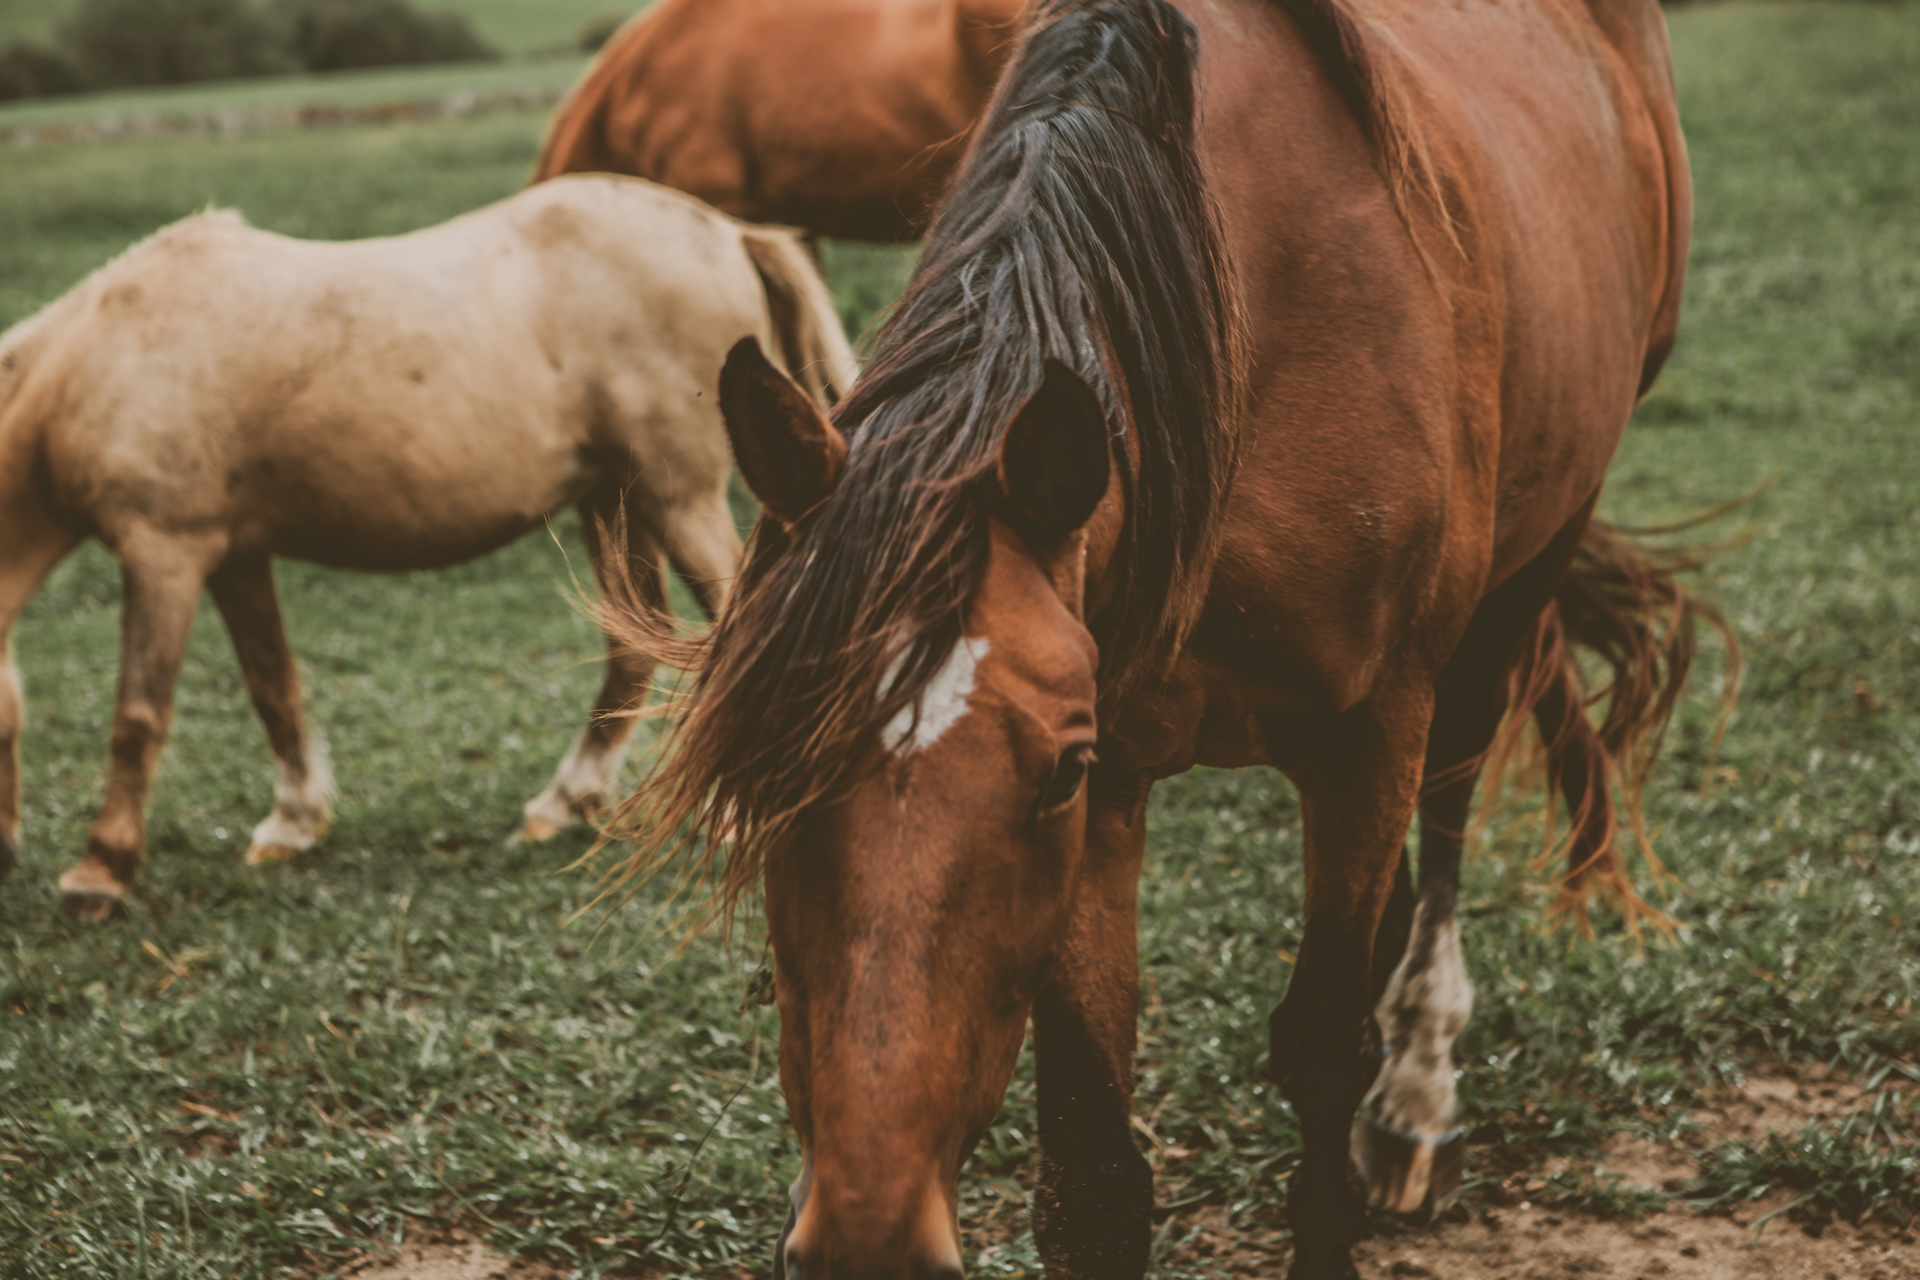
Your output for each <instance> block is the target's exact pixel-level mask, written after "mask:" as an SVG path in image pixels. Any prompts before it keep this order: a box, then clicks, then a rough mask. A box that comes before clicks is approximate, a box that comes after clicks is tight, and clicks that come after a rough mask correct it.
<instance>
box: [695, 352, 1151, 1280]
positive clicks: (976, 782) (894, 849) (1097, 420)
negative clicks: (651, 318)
mask: <svg viewBox="0 0 1920 1280" xmlns="http://www.w3.org/2000/svg"><path fill="white" fill-rule="evenodd" d="M722 404H723V407H724V408H725V409H726V411H727V422H728V427H729V430H730V431H731V433H732V435H733V438H734V441H735V448H736V453H737V455H738V457H739V459H740V463H741V469H742V473H743V475H744V477H745V478H746V480H747V483H748V485H749V486H750V487H751V488H752V489H753V490H754V491H755V493H756V494H758V495H759V496H760V497H761V500H762V502H763V503H764V504H765V506H766V508H767V510H768V512H769V513H770V514H771V515H772V516H773V517H775V518H777V519H779V520H780V521H782V522H783V523H786V524H788V525H789V526H791V530H790V537H791V546H790V548H789V549H788V550H787V551H786V552H785V554H786V555H789V556H807V555H809V554H812V553H813V548H812V547H811V545H810V540H809V537H808V529H807V528H806V520H805V517H806V513H807V512H808V511H810V510H811V509H813V508H815V507H817V506H818V505H819V504H821V503H822V502H824V501H825V500H826V499H827V497H828V495H829V491H830V490H831V489H832V487H833V486H834V484H835V483H836V481H837V480H838V478H839V472H840V469H841V466H842V463H841V460H842V459H843V458H844V457H845V452H846V446H845V444H844V442H843V441H842V440H841V439H840V437H839V435H838V433H837V432H835V431H834V429H833V427H832V426H831V425H830V424H828V423H827V422H826V421H825V420H824V419H823V418H821V417H820V416H819V414H818V411H817V410H816V409H815V408H814V407H813V405H812V403H811V402H810V401H808V400H807V399H806V397H804V396H803V395H801V394H799V392H798V391H797V389H794V388H792V385H791V384H790V383H787V382H786V380H785V379H784V378H783V377H782V376H781V375H780V374H779V373H777V372H776V371H775V370H774V369H773V368H772V367H771V366H769V365H767V364H766V363H765V362H764V361H763V360H761V359H760V358H759V357H758V354H757V351H756V350H751V349H747V348H743V349H742V350H741V351H739V352H737V353H736V358H735V359H734V360H732V361H731V362H730V363H729V365H728V373H727V376H726V378H725V379H724V380H723V384H722ZM1110 478H1111V466H1110V462H1109V456H1108V434H1107V426H1106V420H1105V415H1104V413H1103V412H1102V409H1101V406H1100V403H1099V401H1098V400H1097V398H1096V397H1095V395H1094V393H1093V392H1092V391H1091V390H1089V389H1088V387H1087V386H1086V385H1085V384H1084V383H1083V382H1081V381H1080V379H1079V378H1077V377H1076V376H1075V375H1074V374H1073V373H1072V372H1070V371H1069V370H1067V369H1066V368H1065V367H1064V366H1062V365H1060V364H1057V363H1054V362H1051V361H1049V362H1047V363H1046V365H1045V366H1044V373H1043V376H1042V379H1041V384H1040V386H1039V388H1038V390H1037V391H1035V392H1034V393H1033V394H1032V395H1031V397H1030V398H1028V399H1027V400H1026V402H1025V404H1024V406H1023V407H1021V408H1020V409H1019V411H1018V412H1017V414H1015V416H1014V418H1013V421H1012V422H1011V423H1010V424H1009V425H1008V427H1007V429H1006V431H1005V433H1004V443H1003V444H1002V446H1001V449H1000V453H999V458H998V464H997V466H996V467H994V468H993V469H992V472H991V473H990V474H989V475H986V476H983V477H981V479H980V481H979V483H978V488H979V489H980V492H979V493H978V494H977V498H976V500H977V501H979V502H980V503H982V504H984V506H985V507H986V509H987V518H986V520H985V540H986V543H987V546H986V548H985V564H984V567H983V569H982V571H981V572H980V574H979V577H978V580H977V585H976V586H975V588H974V592H973V596H972V599H971V602H970V603H969V605H968V606H967V607H966V609H965V610H964V622H963V630H962V633H961V634H960V635H958V636H957V637H954V638H953V639H952V642H951V644H950V645H943V646H942V647H943V648H944V652H936V653H933V654H931V655H928V658H927V660H926V662H927V665H929V666H932V667H933V671H932V674H931V676H930V677H928V678H925V679H924V683H923V684H922V685H921V686H920V688H919V691H918V693H917V695H916V696H914V697H913V698H912V700H911V701H910V702H908V703H906V704H905V705H903V706H901V707H900V708H899V709H898V710H897V711H895V712H894V713H893V714H892V715H891V716H890V717H889V718H886V719H884V720H878V719H877V717H876V719H875V720H874V721H871V722H870V725H871V731H870V732H869V734H868V736H867V740H866V742H865V743H864V746H863V747H862V748H861V754H862V755H863V756H864V759H863V760H862V762H861V763H860V765H859V766H858V768H856V769H855V770H854V771H852V772H851V773H850V774H849V779H850V780H849V782H848V783H847V784H846V785H845V786H844V787H843V788H842V789H841V792H840V794H838V795H836V796H835V797H833V799H832V800H831V801H830V802H828V803H824V804H821V805H818V806H816V807H814V808H812V809H810V810H809V811H808V812H806V813H805V814H804V815H803V816H802V817H801V818H800V819H799V820H798V821H797V822H796V823H795V824H794V825H793V826H792V828H791V829H790V831H789V833H788V835H787V836H786V838H785V839H783V840H782V841H781V843H780V844H779V845H778V846H777V847H774V848H770V849H768V850H767V851H766V855H765V857H766V881H765V883H766V902H767V920H768V926H769V929H770V931H771V934H772V941H773V946H774V952H775V958H776V962H777V978H776V983H775V989H776V992H777V996H778V1001H779V1007H780V1019H781V1040H780V1063H781V1079H782V1083H783V1085H784V1086H785V1089H786V1095H787V1100H788V1105H789V1107H790V1110H791V1113H792V1116H793V1121H794V1124H795V1126H796V1128H797V1129H798V1131H799V1134H800V1139H801V1142H802V1144H803V1146H804V1148H805V1151H806V1168H805V1172H804V1173H803V1175H802V1177H801V1180H800V1182H799V1183H798V1184H797V1185H796V1188H795V1192H794V1210H795V1214H794V1218H793V1220H792V1222H791V1224H790V1230H789V1233H788V1235H787V1237H786V1240H785V1242H784V1246H783V1250H782V1253H783V1258H782V1261H781V1267H782V1268H784V1269H780V1270H777V1274H778V1275H779V1277H780V1280H790V1278H793V1280H797V1278H798V1277H801V1276H805V1277H807V1278H808V1280H813V1278H814V1277H823V1276H834V1277H841V1276H846V1277H855V1276H858V1277H868V1276H875V1277H878V1276H889V1277H891V1276H899V1277H908V1276H912V1277H930V1276H942V1277H944V1276H954V1277H957V1276H958V1275H959V1274H960V1251H959V1244H958V1239H957V1232H956V1225H955V1197H956V1190H955V1184H956V1180H957V1177H958V1174H959V1170H960V1166H961V1164H962V1163H963V1162H964V1160H965V1159H966V1157H967V1154H968V1152H969V1151H971V1150H972V1148H973V1146H974V1143H975V1142H976V1141H977V1140H978V1138H979V1137H980V1135H981V1133H982V1132H983V1131H984V1130H985V1128H986V1127H987V1125H988V1124H989V1123H990V1122H991V1121H992V1119H993V1116H994V1114H995V1111H996V1110H997V1108H998V1107H999V1104H1000V1099H1001V1096H1002V1094H1003V1093H1004V1092H1005V1090H1006V1086H1007V1081H1008V1079H1009V1077H1010V1075H1011V1073H1012V1070H1013V1065H1014V1060H1015V1058H1016V1056H1017V1054H1018V1052H1019V1049H1020V1046H1021V1042H1022V1040H1023V1038H1024V1035H1025V1029H1026V1022H1027V1016H1028V1010H1029V1007H1030V1005H1031V1004H1032V1001H1033V997H1034V993H1035V991H1036V990H1037V988H1038V987H1039V985H1040V983H1041V982H1042V980H1043V979H1044V978H1045V976H1046V974H1047V971H1048V967H1049V964H1050V962H1051V961H1052V959H1053V957H1054V953H1055V951H1056V949H1057V947H1058V946H1059V944H1060V941H1061V938H1062V935H1063V932H1064V929H1065V925H1066V922H1067V919H1068V914H1069V908H1070V904H1071V902H1072V898H1073V894H1074V890H1075V884H1076V879H1077V875H1078V870H1079V865H1080V859H1081V855H1082V846H1083V838H1084V835H1085V824H1086V805H1087V784H1086V780H1087V774H1088V769H1089V767H1090V765H1091V764H1092V762H1093V758H1094V747H1095V742H1096V737H1097V728H1096V724H1095V714H1094V712H1095V675H1096V670H1097V668H1098V663H1099V654H1098V651H1097V649H1096V647H1095V644H1094V640H1093V637H1092V635H1091V634H1090V633H1089V632H1088V629H1087V627H1086V625H1085V620H1084V596H1085V587H1086V581H1087V573H1088V562H1089V549H1090V545H1089V544H1090V543H1092V544H1094V545H1093V547H1092V551H1093V555H1094V558H1095V559H1096V560H1097V559H1098V558H1099V557H1100V555H1101V552H1102V548H1101V546H1100V545H1099V544H1101V543H1103V542H1104V543H1106V544H1107V545H1108V546H1110V545H1111V537H1110V536H1107V537H1103V536H1102V532H1103V530H1106V529H1108V528H1110V527H1111V526H1112V525H1113V524H1114V523H1115V521H1114V520H1113V519H1112V515H1111V513H1112V512H1113V510H1114V508H1116V507H1117V506H1118V486H1117V485H1114V486H1113V488H1114V495H1113V497H1112V498H1111V499H1109V496H1108V490H1109V480H1110ZM1103 504H1104V505H1103ZM905 661H906V659H905V655H900V656H899V657H896V658H895V660H894V661H893V663H892V664H891V665H890V667H888V668H886V669H883V670H882V671H881V673H880V676H879V679H878V680H877V681H876V687H874V688H872V689H871V690H870V691H869V693H868V698H869V701H870V704H871V705H873V706H875V707H884V705H885V704H886V703H887V702H888V701H889V699H890V697H891V695H892V694H893V692H894V691H893V689H892V688H891V685H892V683H893V682H894V681H895V680H896V679H900V678H903V677H904V675H905V674H906V672H905V670H904V667H905ZM936 664H937V665H936Z"/></svg>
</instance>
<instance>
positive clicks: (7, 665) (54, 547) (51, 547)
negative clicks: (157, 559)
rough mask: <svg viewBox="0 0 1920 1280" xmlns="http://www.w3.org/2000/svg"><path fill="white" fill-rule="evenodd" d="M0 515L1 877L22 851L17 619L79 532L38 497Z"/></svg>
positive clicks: (76, 541)
mask: <svg viewBox="0 0 1920 1280" xmlns="http://www.w3.org/2000/svg"><path fill="white" fill-rule="evenodd" d="M8 505H9V506H11V507H12V508H13V510H12V511H10V512H7V513H5V514H4V515H0V879H4V878H5V877H6V875H7V873H8V872H10V871H12V870H13V868H14V864H15V863H16V862H18V861H19V856H20V745H19V744H20V730H21V727H22V724H23V723H24V721H25V715H24V711H23V706H24V704H23V702H22V699H21V694H20V673H19V671H18V670H17V669H16V668H15V667H14V665H13V643H12V633H13V624H14V621H15V619H17V618H18V617H19V616H20V611H21V610H22V609H24V608H26V605H27V601H28V600H30V599H32V598H33V593H34V592H35V591H37V590H39V589H40V584H41V583H42V582H44V581H46V578H47V574H48V573H50V572H51V571H52V570H53V566H54V565H56V564H58V563H59V562H60V559H61V557H63V556H65V555H66V554H67V553H68V552H69V551H71V550H73V549H74V547H76V546H78V545H79V544H80V537H79V535H78V534H75V533H73V532H72V531H70V530H68V529H66V528H63V527H61V526H60V525H59V524H57V523H55V522H54V521H53V520H51V519H46V518H36V519H31V520H29V519H27V518H26V517H28V516H34V517H44V512H42V511H41V510H40V508H39V506H38V504H37V503H33V502H32V501H30V500H23V501H14V500H11V499H10V500H9V501H8Z"/></svg>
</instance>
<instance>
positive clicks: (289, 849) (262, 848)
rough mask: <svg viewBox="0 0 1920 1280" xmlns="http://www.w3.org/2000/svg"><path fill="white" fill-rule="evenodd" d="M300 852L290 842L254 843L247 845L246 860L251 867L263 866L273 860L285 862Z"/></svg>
mask: <svg viewBox="0 0 1920 1280" xmlns="http://www.w3.org/2000/svg"><path fill="white" fill-rule="evenodd" d="M299 852H300V850H299V849H296V848H295V847H294V846H292V845H290V844H253V845H248V846H247V856H246V858H245V862H246V864H247V865H248V866H250V867H261V866H265V865H267V864H268V863H271V862H285V861H286V860H287V859H289V858H291V857H293V856H294V855H295V854H297V853H299Z"/></svg>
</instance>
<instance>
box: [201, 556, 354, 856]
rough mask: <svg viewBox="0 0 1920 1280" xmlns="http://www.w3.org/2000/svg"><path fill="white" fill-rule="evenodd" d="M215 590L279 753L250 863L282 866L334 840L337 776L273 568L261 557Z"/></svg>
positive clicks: (233, 571) (219, 578)
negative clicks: (315, 728)
mask: <svg viewBox="0 0 1920 1280" xmlns="http://www.w3.org/2000/svg"><path fill="white" fill-rule="evenodd" d="M207 589H208V591H210V592H211V593H212V595H213V602H214V604H216V605H218V606H219V608H220V616H221V618H222V619H224V620H225V622H226V624H227V634H228V635H229V636H231V637H232V638H233V650H234V653H235V654H236V655H237V656H238V657H239V659H240V673H241V675H243V676H244V677H245V678H246V682H247V696H248V697H249V698H250V699H252V701H253V709H254V711H255V712H256V713H258V714H259V716H260V723H261V724H262V725H263V726H264V727H265V728H266V731H267V742H268V744H269V745H270V746H271V747H272V748H273V759H274V768H275V773H276V778H275V781H274V787H273V812H272V813H270V814H268V815H267V817H266V819H265V820H264V821H262V822H261V823H260V825H259V826H257V827H255V828H254V829H253V839H252V841H251V842H250V843H249V845H248V847H247V863H248V865H249V866H252V865H257V864H259V863H262V862H278V861H280V860H281V859H283V858H290V857H292V856H293V855H294V854H296V853H298V852H300V851H301V850H302V849H306V848H308V847H310V846H311V845H312V844H313V843H314V841H316V840H318V839H319V838H320V837H321V836H323V835H325V834H326V830H327V824H328V822H329V821H330V820H331V817H332V813H331V810H330V809H329V807H328V801H329V800H330V799H331V798H332V795H333V775H332V773H331V772H330V771H329V770H328V768H327V759H326V752H325V750H324V749H322V748H321V747H320V746H319V745H318V744H317V743H315V742H313V741H312V739H311V738H309V737H308V735H307V726H306V721H305V718H304V717H303V716H302V715H301V712H300V673H299V671H298V669H297V668H296V667H295V666H294V662H293V651H292V650H291V649H289V648H288V646H287V632H286V627H285V625H284V624H283V623H282V621H281V617H280V601H279V598H278V596H277V595H276V594H275V593H274V587H273V561H271V560H270V559H268V558H267V557H265V556H260V557H257V558H249V559H246V560H243V561H238V562H234V563H229V564H225V565H222V566H221V567H220V568H219V570H217V571H216V572H215V573H214V574H213V575H212V576H211V577H209V578H208V579H207Z"/></svg>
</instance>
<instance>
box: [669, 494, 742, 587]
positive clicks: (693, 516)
mask: <svg viewBox="0 0 1920 1280" xmlns="http://www.w3.org/2000/svg"><path fill="white" fill-rule="evenodd" d="M666 544H667V558H668V559H669V560H671V561H672V562H673V567H674V568H675V569H677V570H679V572H680V577H681V579H682V580H683V581H684V582H685V583H686V584H687V589H688V590H690V591H692V592H693V595H694V599H696V600H698V601H699V602H700V607H701V608H702V609H704V610H706V614H707V616H708V617H709V618H713V617H717V616H718V615H719V613H720V606H721V605H723V604H725V603H726V600H727V591H728V590H729V588H731V586H732V585H733V578H734V575H735V574H737V573H738V572H739V571H740V533H739V531H738V530H737V529H735V528H734V527H733V514H732V512H730V511H728V510H727V491H726V487H725V486H724V485H722V486H721V487H719V488H718V489H716V490H714V491H713V492H712V493H709V494H707V495H705V496H704V497H702V498H700V499H699V500H698V501H693V502H687V503H683V504H681V505H680V506H678V507H676V508H674V509H672V510H669V511H668V512H667V517H666Z"/></svg>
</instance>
